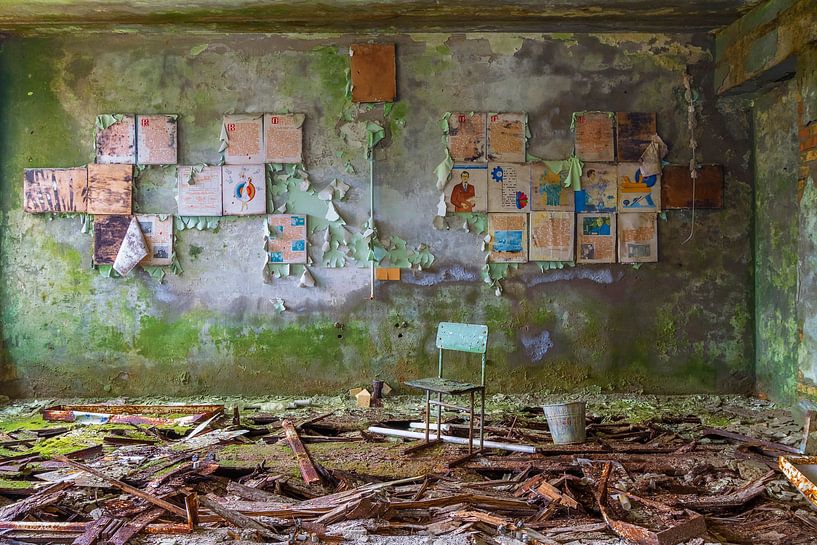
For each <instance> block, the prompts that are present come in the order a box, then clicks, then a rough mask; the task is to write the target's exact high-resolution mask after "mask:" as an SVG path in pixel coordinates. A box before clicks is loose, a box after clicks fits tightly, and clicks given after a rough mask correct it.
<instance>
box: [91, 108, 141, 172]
mask: <svg viewBox="0 0 817 545" xmlns="http://www.w3.org/2000/svg"><path fill="white" fill-rule="evenodd" d="M96 162H97V163H102V164H110V163H128V164H134V163H136V118H135V116H133V115H123V116H122V119H121V120H120V121H116V122H115V123H113V124H112V125H110V126H108V127H107V128H104V129H97V131H96Z"/></svg>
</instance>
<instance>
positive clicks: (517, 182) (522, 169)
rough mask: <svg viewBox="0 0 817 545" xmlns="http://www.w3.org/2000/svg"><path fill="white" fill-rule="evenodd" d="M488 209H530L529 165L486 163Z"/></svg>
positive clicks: (514, 210)
mask: <svg viewBox="0 0 817 545" xmlns="http://www.w3.org/2000/svg"><path fill="white" fill-rule="evenodd" d="M488 211H489V212H528V211H530V165H528V164H525V163H488Z"/></svg>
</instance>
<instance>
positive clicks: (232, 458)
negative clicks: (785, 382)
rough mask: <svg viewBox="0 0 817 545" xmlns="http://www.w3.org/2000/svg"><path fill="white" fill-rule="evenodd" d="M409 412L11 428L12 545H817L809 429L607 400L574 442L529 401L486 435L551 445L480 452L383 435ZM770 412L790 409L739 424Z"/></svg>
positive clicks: (184, 414) (175, 417) (55, 412)
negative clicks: (611, 410) (806, 477)
mask: <svg viewBox="0 0 817 545" xmlns="http://www.w3.org/2000/svg"><path fill="white" fill-rule="evenodd" d="M397 406H398V403H397V401H395V402H394V405H393V406H392V404H391V403H390V408H389V410H388V412H387V411H386V410H385V409H378V410H374V409H372V410H366V411H361V410H359V409H354V410H351V411H350V410H333V411H329V412H320V410H321V407H319V406H314V407H303V406H297V407H296V406H292V407H296V408H289V409H287V408H286V406H283V408H282V410H281V411H276V413H275V414H273V413H264V412H261V411H257V410H256V411H252V410H250V409H249V408H247V407H245V408H244V409H243V410H241V411H240V410H239V409H238V408H236V409H234V410H225V409H224V406H220V405H197V406H191V405H186V406H179V405H173V406H146V405H142V406H133V405H83V406H60V407H55V408H47V409H46V410H45V411H43V412H42V413H41V415H36V416H31V417H30V418H28V419H27V420H24V421H20V420H18V421H16V422H11V423H4V422H2V421H0V430H2V431H0V448H1V449H2V450H0V542H2V543H11V544H17V543H24V544H25V543H73V544H79V545H93V544H106V543H110V544H117V545H123V544H125V543H128V542H140V543H157V544H158V543H176V544H178V545H182V544H185V543H191V544H193V543H198V544H201V543H213V542H229V541H231V540H233V541H235V542H236V543H240V542H244V543H247V542H258V543H299V542H322V543H341V542H348V543H355V542H368V543H394V544H397V543H408V542H414V543H418V542H421V541H420V539H422V540H423V541H422V542H425V540H426V537H425V536H429V541H428V542H429V543H435V542H438V543H441V544H443V543H462V544H465V543H480V544H498V543H501V544H518V543H533V544H545V545H554V544H557V543H572V544H578V543H610V544H613V543H619V542H620V541H619V539H621V540H624V541H625V542H627V543H635V544H644V545H647V544H650V545H674V544H676V543H682V542H684V543H696V544H699V545H700V544H703V543H727V542H728V543H735V544H740V543H746V544H749V543H779V544H781V545H783V544H786V545H797V544H806V543H814V535H815V533H816V532H817V516H815V514H814V512H810V511H809V503H808V501H807V500H806V499H805V497H804V496H806V495H807V492H805V491H804V492H803V496H801V495H800V493H798V491H797V489H796V488H794V487H793V486H792V485H791V484H789V482H788V481H787V480H786V477H785V476H784V475H783V474H782V473H781V471H780V470H779V469H778V463H779V461H778V458H780V464H781V467H784V468H786V471H788V468H789V466H790V465H791V464H792V463H794V464H797V463H803V461H804V460H805V461H808V460H809V459H808V458H804V457H796V456H795V457H791V458H789V457H790V456H792V455H793V454H794V453H796V452H799V451H798V449H797V448H795V447H794V446H792V445H794V444H795V443H797V441H798V438H797V437H796V435H797V434H796V432H795V429H796V427H795V426H793V425H792V423H791V422H790V421H789V420H786V423H785V426H789V427H791V433H787V434H784V436H783V437H778V439H781V441H774V440H771V439H768V438H762V437H753V436H750V435H746V434H743V433H739V432H738V431H733V430H729V429H723V428H722V427H714V426H711V425H709V426H707V425H706V423H705V422H703V421H702V420H701V418H700V417H699V416H692V415H689V414H677V415H674V416H667V415H666V414H661V415H655V416H654V417H653V418H651V419H648V420H645V421H633V420H630V419H627V418H625V415H624V414H621V415H610V414H607V415H603V416H602V415H598V414H594V413H593V410H592V409H593V407H592V405H589V414H588V417H587V440H586V442H584V443H581V444H561V445H560V444H554V443H553V442H552V440H551V437H550V433H549V430H548V426H547V423H546V421H545V420H544V415H543V414H542V412H541V408H536V407H530V408H525V407H523V408H521V409H520V410H517V411H514V412H513V413H511V412H501V413H497V412H494V413H492V414H493V416H492V417H491V418H490V419H489V420H487V421H486V438H487V439H489V440H490V441H492V442H494V443H501V444H508V445H514V444H515V445H526V446H530V447H533V449H534V451H535V452H532V453H531V452H520V451H518V450H516V451H509V450H498V449H485V450H481V451H477V452H475V453H473V454H470V455H468V454H467V448H464V447H463V446H461V445H456V444H447V443H446V444H443V443H433V444H431V445H424V446H422V447H420V445H419V444H418V442H416V441H415V442H409V441H407V440H405V439H394V438H391V439H387V438H386V437H384V436H382V435H380V434H378V433H372V432H370V431H367V430H369V429H370V428H371V429H380V428H389V429H403V430H409V429H412V424H414V429H416V427H417V418H418V417H419V416H420V411H419V407H420V405H419V404H418V403H416V400H415V402H411V403H409V404H407V405H406V406H405V409H404V410H403V411H402V412H401V411H399V410H397ZM398 413H400V414H398ZM770 415H771V416H770ZM42 417H45V420H43V419H42ZM764 418H765V419H766V421H767V422H768V421H771V420H773V419H774V418H778V419H779V418H782V417H781V415H779V414H776V413H775V414H773V413H762V412H752V413H751V414H738V415H733V419H732V420H730V422H741V421H742V420H743V421H746V422H745V424H746V425H748V426H749V428H747V427H746V426H744V427H743V428H737V429H744V430H746V429H759V426H761V425H762V422H763V420H764ZM749 421H751V423H750V422H749ZM707 423H710V424H711V420H710V421H709V422H707ZM752 426H755V427H754V428H753V427H752ZM733 429H735V428H734V427H733ZM445 433H446V434H447V435H449V436H459V437H467V433H468V426H467V423H463V422H462V421H460V420H456V419H454V418H451V419H449V420H447V421H446V422H445ZM801 433H802V432H801ZM785 460H792V462H786V461H785ZM787 464H788V465H787ZM801 467H803V466H801ZM806 473H808V471H806ZM815 507H817V506H815ZM418 536H423V537H422V538H420V537H418ZM409 538H411V539H414V541H401V540H405V539H409ZM131 540H132V541H131ZM168 540H171V541H168ZM435 540H436V541H435Z"/></svg>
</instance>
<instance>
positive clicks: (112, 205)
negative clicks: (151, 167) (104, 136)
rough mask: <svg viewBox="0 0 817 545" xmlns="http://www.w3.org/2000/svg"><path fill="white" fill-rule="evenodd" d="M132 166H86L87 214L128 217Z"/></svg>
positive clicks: (131, 188)
mask: <svg viewBox="0 0 817 545" xmlns="http://www.w3.org/2000/svg"><path fill="white" fill-rule="evenodd" d="M132 197H133V165H120V164H102V165H100V164H90V165H88V207H87V210H88V213H89V214H126V215H130V213H131V207H132Z"/></svg>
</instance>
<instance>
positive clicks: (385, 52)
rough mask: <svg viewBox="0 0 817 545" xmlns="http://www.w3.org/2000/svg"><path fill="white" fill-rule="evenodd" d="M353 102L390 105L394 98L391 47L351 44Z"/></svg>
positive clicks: (395, 64) (393, 71) (387, 45)
mask: <svg viewBox="0 0 817 545" xmlns="http://www.w3.org/2000/svg"><path fill="white" fill-rule="evenodd" d="M350 54H351V58H352V60H351V71H352V101H353V102H392V101H393V100H394V98H395V97H396V96H397V62H396V60H395V48H394V44H353V45H352V47H351V50H350Z"/></svg>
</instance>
